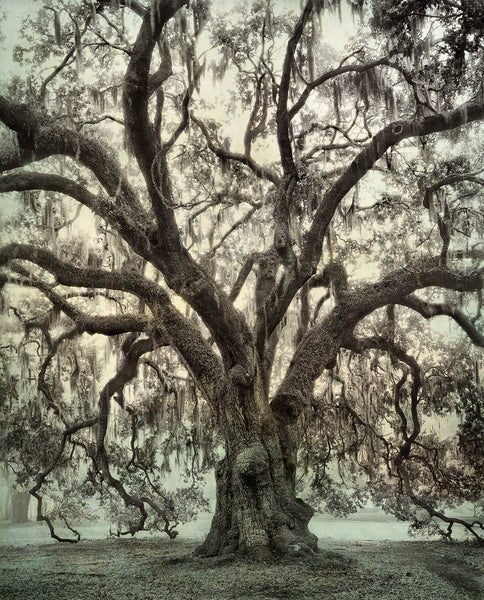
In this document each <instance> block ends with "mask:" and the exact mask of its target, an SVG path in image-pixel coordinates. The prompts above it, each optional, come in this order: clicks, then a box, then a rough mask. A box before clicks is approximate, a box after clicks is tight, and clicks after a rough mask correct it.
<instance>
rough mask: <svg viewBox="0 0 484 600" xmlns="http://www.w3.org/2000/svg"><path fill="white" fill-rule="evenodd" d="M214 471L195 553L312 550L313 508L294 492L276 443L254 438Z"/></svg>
mask: <svg viewBox="0 0 484 600" xmlns="http://www.w3.org/2000/svg"><path fill="white" fill-rule="evenodd" d="M215 475H216V483H217V505H216V509H215V514H214V517H213V520H212V525H211V528H210V532H209V534H208V536H207V539H206V540H205V542H204V543H203V544H202V545H201V546H200V547H199V548H198V549H197V551H196V554H197V555H199V556H221V555H230V554H237V555H242V556H251V557H255V558H269V557H273V556H281V555H287V554H292V555H296V556H297V555H299V556H301V555H308V554H314V553H315V552H316V551H317V538H316V536H315V535H313V534H312V533H310V531H309V529H308V522H309V520H310V519H311V517H312V515H313V512H314V511H313V510H312V509H311V508H310V507H309V506H308V505H307V504H306V503H305V502H303V501H302V500H301V499H299V498H296V496H295V493H294V486H293V484H292V483H291V481H290V479H291V478H290V477H288V476H287V473H286V470H285V468H284V464H283V460H282V455H281V451H280V447H279V444H278V443H273V444H272V446H270V445H269V444H267V443H264V444H263V443H261V442H256V443H253V444H251V445H249V446H247V447H245V448H244V449H243V450H242V451H239V452H238V453H237V454H236V456H235V457H230V456H227V457H226V458H224V459H223V460H222V461H220V463H219V464H218V465H217V468H216V473H215Z"/></svg>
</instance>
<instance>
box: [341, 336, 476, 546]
mask: <svg viewBox="0 0 484 600" xmlns="http://www.w3.org/2000/svg"><path fill="white" fill-rule="evenodd" d="M345 346H346V347H347V348H349V349H350V350H352V351H354V352H357V353H361V352H362V351H364V350H366V349H378V350H383V351H386V352H389V353H390V354H391V355H393V356H394V357H395V358H397V359H398V360H399V361H400V362H402V363H404V364H405V365H406V366H407V367H408V370H409V371H410V372H411V373H412V385H411V391H410V400H411V406H410V409H411V415H412V431H411V432H409V431H408V421H407V418H406V416H405V414H404V412H403V410H402V408H401V406H400V402H399V398H400V391H401V388H402V386H403V384H404V383H405V381H406V378H407V376H405V374H404V377H402V379H400V380H399V381H398V382H397V384H396V386H395V388H396V389H395V401H394V408H395V412H396V414H397V415H398V416H399V418H400V421H401V431H402V437H403V444H401V445H400V447H399V448H398V451H397V453H396V455H394V456H393V457H392V462H393V464H394V465H395V471H396V476H398V477H399V479H400V483H401V485H402V489H403V491H404V492H405V495H406V496H407V497H408V498H409V499H410V500H411V501H412V502H413V504H414V505H415V506H418V507H420V508H423V509H425V510H426V512H427V513H428V514H429V516H430V517H435V518H438V519H440V520H441V521H443V522H445V523H447V524H448V528H447V531H443V530H442V529H441V528H440V527H439V528H438V529H439V533H440V534H441V535H443V536H444V537H446V538H448V539H450V538H451V536H452V529H453V526H454V524H459V525H461V526H462V527H464V528H465V529H466V530H467V531H468V532H469V533H470V534H471V535H473V536H474V537H475V539H476V540H477V541H478V542H479V544H484V536H483V535H481V534H480V533H479V532H478V531H477V529H481V530H482V531H483V532H484V522H483V521H480V520H478V519H474V520H473V521H466V520H465V519H460V518H457V517H449V516H447V515H445V514H444V513H443V512H441V511H439V510H436V509H435V508H434V507H433V506H432V505H431V504H430V503H429V502H426V501H425V500H423V499H422V498H420V497H418V496H417V495H416V494H415V493H414V492H413V489H412V486H411V482H410V476H409V473H408V470H407V468H406V464H407V463H410V462H412V461H413V460H415V459H416V458H418V457H415V456H412V455H411V449H412V447H413V445H414V444H417V445H418V446H419V447H421V448H423V446H422V445H421V444H418V442H417V438H418V436H419V434H420V431H421V423H420V419H419V416H418V411H417V407H418V403H419V400H420V390H421V387H422V377H421V372H420V367H419V365H418V363H417V361H416V360H415V359H414V358H413V357H412V356H410V355H409V354H408V353H406V352H405V351H404V350H403V349H402V348H400V347H399V346H398V345H396V344H395V343H394V342H392V341H391V340H389V339H386V338H384V337H381V336H378V337H373V338H362V339H353V340H351V341H349V342H348V343H347V344H345ZM359 423H360V424H361V425H364V426H366V424H364V423H363V422H362V421H361V420H359ZM427 450H428V449H427ZM424 464H425V465H426V466H427V468H428V469H429V471H430V473H431V475H432V478H433V479H434V481H436V474H435V472H434V470H433V469H432V468H431V466H430V465H429V464H427V462H426V461H424ZM393 476H395V475H393Z"/></svg>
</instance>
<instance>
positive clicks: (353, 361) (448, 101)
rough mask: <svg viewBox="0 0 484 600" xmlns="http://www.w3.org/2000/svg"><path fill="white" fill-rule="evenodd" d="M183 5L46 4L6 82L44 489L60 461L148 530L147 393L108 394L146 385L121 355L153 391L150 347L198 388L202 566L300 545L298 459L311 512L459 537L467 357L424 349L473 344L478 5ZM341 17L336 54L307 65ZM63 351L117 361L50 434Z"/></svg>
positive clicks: (5, 260) (476, 334) (470, 391)
mask: <svg viewBox="0 0 484 600" xmlns="http://www.w3.org/2000/svg"><path fill="white" fill-rule="evenodd" d="M187 4H188V3H187V2H184V1H183V0H153V1H152V2H151V3H149V4H148V3H146V4H145V3H142V2H138V1H137V0H116V1H110V2H108V1H107V0H100V1H96V2H82V1H78V2H61V1H57V0H50V1H49V2H48V3H46V5H45V6H44V7H43V8H42V9H41V10H40V12H39V16H38V18H37V19H36V20H35V21H33V20H31V21H30V26H29V27H25V28H24V35H25V36H26V41H27V46H26V47H23V48H22V47H18V48H17V49H16V51H15V56H16V58H17V60H18V61H20V62H24V63H25V64H27V65H29V66H31V67H32V68H31V69H30V73H31V74H30V75H28V76H27V77H26V78H25V80H24V81H20V79H17V80H15V81H14V82H12V85H10V86H9V87H8V88H7V89H6V90H5V94H4V95H3V96H1V97H0V119H1V120H2V122H3V123H4V126H5V128H4V139H5V143H4V144H3V145H2V151H1V156H0V164H1V166H2V170H3V171H8V173H7V174H5V175H3V176H2V177H1V178H0V191H2V192H5V193H9V192H23V195H18V196H16V198H23V199H24V202H26V203H27V205H28V206H27V209H28V210H27V211H26V213H24V214H28V215H30V217H29V218H30V219H31V220H30V221H28V220H26V219H25V217H24V220H23V221H21V222H20V223H18V225H21V226H22V227H20V229H21V233H18V228H17V229H16V230H15V236H16V238H17V240H16V241H12V242H10V243H8V244H6V245H5V246H3V247H2V249H1V250H0V262H1V264H2V265H4V267H5V271H4V275H3V282H4V284H5V287H6V289H7V290H8V287H9V286H10V285H18V284H20V285H22V286H27V287H29V288H35V289H37V290H39V291H40V292H41V293H42V294H43V295H44V296H45V298H46V299H47V300H48V301H49V303H50V305H49V306H50V307H51V308H50V309H49V310H50V314H58V313H61V314H63V315H65V317H66V318H67V319H65V318H64V322H67V325H66V326H65V327H64V328H62V329H61V331H60V332H59V329H58V330H57V331H56V333H55V335H53V333H52V332H53V329H52V327H53V323H52V319H47V320H46V321H45V325H42V326H40V325H39V326H37V330H38V331H40V332H41V334H42V336H43V339H44V341H45V344H46V347H45V348H44V349H42V352H41V354H42V356H44V357H45V358H44V360H43V361H42V363H41V365H40V367H39V375H38V387H39V390H40V391H41V392H42V394H43V396H44V401H45V402H46V404H45V406H46V407H47V409H48V410H49V411H51V413H52V414H53V415H54V416H55V417H52V418H53V419H54V420H55V421H56V428H57V437H58V442H57V453H56V454H55V455H54V456H53V458H52V460H51V461H50V464H49V466H48V467H47V468H46V469H45V470H44V471H42V473H46V472H47V471H48V472H49V473H50V472H51V471H52V469H54V467H56V466H57V465H58V464H59V463H60V462H61V461H63V460H65V459H67V458H68V455H69V453H74V449H75V451H76V452H77V451H79V452H81V451H83V452H84V455H85V456H86V457H87V458H88V460H89V462H90V464H91V469H92V471H91V472H92V478H93V479H94V480H96V479H97V480H98V481H102V482H103V485H107V486H109V487H111V488H113V489H114V490H115V491H116V492H117V493H118V494H119V495H120V497H121V498H122V499H123V500H124V502H125V504H126V505H127V506H129V507H132V508H133V509H135V510H136V511H138V517H139V518H138V521H137V523H133V522H132V521H130V523H131V525H130V528H129V529H130V531H135V530H136V529H142V528H144V527H145V525H146V523H147V520H148V519H149V518H151V517H150V515H152V514H154V515H155V516H156V515H158V516H162V514H163V510H165V509H166V504H164V503H163V502H161V506H160V499H161V500H163V497H162V496H163V495H162V493H161V491H160V490H159V489H158V488H157V486H156V484H155V485H154V487H155V488H156V489H155V490H154V492H156V493H155V496H156V495H157V496H156V497H154V496H153V495H148V494H146V493H145V491H143V487H142V486H145V488H146V486H148V487H149V486H150V485H151V483H152V479H151V477H152V471H153V469H154V462H153V461H151V462H149V460H148V465H146V464H145V466H144V467H143V465H141V466H139V464H138V462H139V458H140V454H142V453H146V452H147V450H146V445H145V446H143V444H142V443H141V441H140V440H139V438H138V436H137V434H136V422H137V421H136V420H137V419H138V418H139V413H140V411H141V412H143V411H145V413H146V411H147V409H146V406H147V404H146V402H147V403H148V405H150V402H152V400H153V397H154V395H155V394H153V393H148V394H147V397H146V402H145V403H141V405H140V403H138V401H137V400H138V399H137V398H133V397H131V396H130V395H129V394H128V393H127V392H126V393H125V388H126V390H127V389H129V388H128V387H127V386H128V385H129V384H130V382H131V381H133V380H135V378H136V376H137V375H138V376H139V375H141V374H145V375H146V371H144V368H143V372H142V371H141V370H139V368H138V367H139V363H140V361H144V362H145V364H146V365H148V366H149V367H150V368H151V369H152V370H153V371H154V372H155V374H156V375H157V377H158V380H159V381H160V382H162V383H163V382H164V380H165V377H164V375H163V370H162V368H161V367H162V366H163V362H164V361H166V356H169V353H170V352H175V353H176V356H177V357H178V359H179V361H180V363H181V364H182V365H183V367H184V369H185V370H186V373H188V374H189V377H190V380H191V381H192V382H193V384H194V385H195V386H196V389H197V391H196V392H194V391H193V385H192V383H190V382H188V381H187V382H186V387H184V390H190V389H191V390H192V392H191V394H190V397H191V403H187V405H188V406H189V407H190V410H191V411H192V414H193V413H195V406H197V407H198V406H199V401H201V398H202V397H203V401H204V402H205V403H206V405H207V406H208V407H209V409H210V414H211V418H212V419H213V421H214V423H215V424H216V427H217V430H218V431H219V433H220V436H221V439H222V442H223V445H224V451H225V457H224V458H223V460H221V461H220V462H219V463H218V464H217V467H216V481H217V505H216V510H215V515H214V518H213V521H212V527H211V530H210V533H209V535H208V537H207V540H206V541H205V543H204V544H203V545H202V546H201V548H200V552H201V553H203V554H210V555H214V554H219V553H223V552H231V551H237V552H251V553H257V554H265V553H271V552H287V551H292V552H306V551H307V552H311V551H313V550H315V549H316V544H317V540H316V538H315V536H314V535H312V534H311V533H310V532H309V530H308V522H309V520H310V518H311V516H312V514H313V510H312V509H311V508H310V506H309V505H308V504H307V503H306V502H304V501H303V500H301V499H300V498H298V497H297V495H296V479H297V475H296V472H297V462H298V447H300V448H302V453H300V460H301V461H302V467H303V469H304V470H305V471H306V472H307V473H308V474H309V475H312V476H313V489H314V492H315V494H316V497H317V498H321V497H323V498H325V499H326V501H327V502H328V503H329V505H330V506H333V508H335V510H340V512H345V511H347V510H351V509H352V508H353V506H354V505H355V503H356V504H358V503H359V502H361V499H362V498H363V497H364V495H365V493H371V495H372V497H373V498H374V499H375V500H376V501H378V502H379V503H380V504H382V505H384V506H385V507H387V508H388V509H389V510H392V511H393V512H394V513H396V514H397V515H399V516H401V517H402V518H415V519H417V520H418V523H417V524H422V523H423V524H425V521H424V520H423V519H422V518H421V517H420V515H421V513H420V512H415V507H417V508H418V510H419V511H422V510H423V511H424V512H425V513H426V514H428V515H430V516H434V517H438V518H439V519H440V521H444V522H447V523H448V524H449V529H448V531H447V532H446V534H447V535H450V534H451V532H452V526H453V524H454V523H455V522H459V521H460V522H461V524H462V525H464V527H466V528H467V529H468V530H469V531H470V532H471V534H473V535H474V536H475V537H476V538H478V539H480V540H482V531H481V532H480V530H482V523H480V522H478V521H476V522H467V521H463V520H458V519H454V518H450V517H447V516H446V515H445V514H444V513H443V512H442V506H445V505H447V506H449V505H452V504H455V503H458V502H461V501H462V500H471V501H476V500H477V499H478V497H479V494H480V491H479V490H480V489H482V486H480V485H479V482H481V481H482V461H481V460H479V457H478V450H477V448H478V442H479V439H480V437H482V417H481V415H482V412H481V410H482V406H481V404H482V389H481V388H480V387H479V386H480V379H479V368H480V367H479V357H478V355H477V354H475V352H474V350H471V349H470V346H469V344H467V345H465V344H464V345H463V350H461V352H460V354H458V355H456V354H455V351H454V350H452V349H449V348H448V347H446V346H445V345H444V344H442V343H440V344H439V343H437V342H432V341H429V339H430V340H431V338H432V330H427V332H426V333H425V339H422V337H421V334H422V332H423V331H425V330H424V326H423V322H424V320H425V319H431V318H433V317H436V316H442V315H443V316H445V317H448V318H450V319H451V320H453V322H454V323H456V324H457V325H458V326H459V327H460V329H462V331H463V332H464V333H465V334H466V336H467V338H468V340H469V341H470V342H471V343H473V344H474V345H475V346H482V345H483V336H482V333H481V330H480V327H481V320H480V309H481V299H480V290H481V287H482V276H481V272H480V270H479V267H478V260H479V258H480V256H481V252H480V250H481V248H480V245H479V233H480V232H481V231H482V214H481V212H480V207H479V205H480V200H481V198H482V193H481V190H482V183H483V179H482V178H481V176H480V169H481V166H480V164H481V162H482V161H481V158H482V146H481V144H480V142H479V131H480V121H481V120H482V119H483V118H484V98H483V87H482V65H483V62H482V59H483V57H482V35H481V34H482V30H483V27H484V23H483V15H482V11H481V10H480V9H479V8H478V7H477V5H476V4H475V3H469V2H463V1H462V2H460V1H459V2H432V1H430V0H422V1H419V2H412V3H408V2H406V1H403V0H402V1H401V2H400V1H399V2H390V3H389V2H386V1H384V0H382V1H379V2H373V3H369V4H368V3H365V2H362V1H356V2H355V1H352V2H349V3H348V4H345V3H340V2H337V1H334V2H319V1H316V0H309V1H308V2H307V3H305V5H304V6H303V7H302V9H301V11H300V14H299V16H295V15H294V14H292V13H286V12H283V11H280V6H279V5H273V4H271V3H270V2H268V3H266V2H254V3H253V4H250V5H249V6H247V7H243V8H242V9H240V10H241V12H240V13H238V14H239V15H240V16H236V17H233V18H229V17H227V16H225V17H224V16H221V17H219V18H217V17H216V15H215V14H214V15H212V16H210V13H209V10H208V6H207V5H206V4H205V3H204V2H202V1H197V2H192V3H190V6H189V7H188V5H187ZM289 8H293V9H296V8H297V7H296V6H293V5H292V4H291V3H290V4H289ZM350 9H351V12H352V13H353V16H354V26H353V32H354V33H355V34H356V35H355V36H354V38H352V39H348V41H347V45H346V48H344V49H343V48H342V44H341V43H340V44H339V45H338V44H337V47H336V48H334V47H333V48H331V47H330V44H329V43H330V42H331V35H330V34H329V32H330V28H332V27H335V26H336V24H337V22H338V16H337V15H338V12H339V13H340V19H341V20H342V22H343V23H348V22H349V21H348V19H349V18H350V12H349V11H350ZM343 11H344V12H343ZM204 26H205V28H204ZM357 30H358V31H357ZM361 39H365V40H367V43H366V44H365V47H361ZM53 59H55V63H56V66H55V67H53V66H52V60H53ZM45 66H47V70H45ZM210 72H211V81H210V76H209V75H210ZM220 81H222V83H223V85H220V83H218V82H220ZM217 86H218V87H217ZM214 87H215V90H216V92H215V93H213V88H214ZM222 89H225V90H226V91H228V94H227V95H225V96H223V94H222ZM26 99H27V102H26V101H25V100H26ZM116 139H117V140H118V142H117V143H116V142H115V140H116ZM7 142H8V143H7ZM110 142H114V143H110ZM123 144H124V145H123ZM79 206H81V208H78V207H79ZM245 207H246V208H245ZM86 209H87V210H86ZM81 213H82V215H83V217H84V216H85V218H86V219H87V214H88V213H89V215H90V217H89V218H90V221H88V222H89V224H90V227H89V228H88V229H87V230H86V232H83V231H82V230H81V229H80V226H79V229H77V228H78V224H79V223H80V220H79V219H78V217H79V215H80V214H81ZM32 220H33V221H34V222H32ZM76 230H77V231H76ZM249 232H250V238H249ZM19 235H22V236H24V238H25V239H22V238H20V239H21V241H20V242H19V241H18V236H19ZM248 240H250V242H249V243H250V246H251V247H250V248H248V247H247V246H248V245H249V244H248V243H247V242H248ZM234 266H237V268H236V269H234ZM321 288H323V289H325V290H326V293H324V294H323V295H321V292H320V290H321ZM101 291H102V294H103V298H104V299H103V300H102V301H101V302H100V301H99V300H98V301H96V298H98V294H99V293H100V292H101ZM85 334H91V335H92V334H100V335H103V336H109V337H111V338H115V339H118V340H119V341H118V342H117V344H116V347H117V354H118V355H119V356H120V357H121V360H119V365H118V368H117V369H116V372H115V373H114V374H113V375H112V376H108V375H107V373H104V377H103V374H102V373H97V372H96V370H95V369H94V367H93V366H92V367H91V368H92V372H93V375H94V376H93V384H92V386H91V388H90V389H89V390H88V392H87V396H88V398H89V399H90V403H89V402H88V403H87V404H88V405H85V406H82V403H80V402H77V403H76V402H75V404H76V408H75V410H74V411H71V413H70V414H69V416H68V418H66V417H65V416H64V415H63V411H62V410H61V409H60V407H59V398H60V397H61V393H62V390H60V391H59V390H56V389H55V386H56V385H58V378H57V379H56V378H55V377H54V374H53V373H52V364H53V362H52V360H53V357H54V356H57V354H58V353H63V352H65V351H67V352H68V351H69V345H68V343H67V342H68V341H69V340H70V339H72V338H74V337H78V336H81V335H85ZM453 336H454V337H455V336H457V334H456V333H454V334H453ZM453 352H454V355H453V360H452V353H453ZM456 356H458V357H459V363H460V365H461V366H460V367H459V366H458V364H459V363H456ZM106 369H107V364H106ZM73 370H74V371H75V365H74V369H73ZM138 371H139V373H138ZM175 375H177V371H172V373H171V376H172V377H173V376H175ZM49 378H50V380H49ZM98 379H103V380H104V384H103V385H101V386H100V389H99V390H96V385H95V383H94V382H97V380H98ZM138 379H139V377H138ZM163 385H164V384H163ZM138 389H139V388H138ZM163 391H166V390H163V389H162V390H161V393H160V396H159V397H160V402H159V404H160V405H161V404H162V400H161V398H162V397H163V395H164V394H163ZM139 395H140V396H142V393H139ZM94 397H96V404H95V405H94V404H93V402H92V400H93V398H94ZM73 398H74V399H76V398H77V399H78V398H79V395H78V394H75V395H74V396H73ZM113 399H114V400H116V401H117V404H118V405H119V407H120V408H121V409H122V410H124V411H125V412H126V414H127V415H128V416H131V417H132V423H133V424H134V425H133V427H134V429H133V430H132V431H133V435H132V438H131V444H130V449H131V455H132V458H131V459H130V460H128V467H129V468H131V469H132V471H133V470H134V471H136V473H137V474H138V475H139V477H140V481H135V480H133V479H132V478H131V479H130V480H128V479H125V478H124V476H123V475H121V468H120V467H121V465H122V464H123V463H124V462H125V461H124V460H117V456H118V455H119V452H122V451H123V450H122V448H124V446H122V445H121V449H119V451H117V449H116V443H115V436H114V432H110V431H109V427H110V419H111V422H112V417H111V415H112V406H111V404H112V400H113ZM151 406H153V405H152V404H151ZM143 407H144V408H143ZM181 408H183V407H181ZM457 409H458V410H460V411H461V412H462V413H463V414H464V419H463V423H462V426H461V428H460V430H459V436H458V437H456V438H455V439H454V442H452V443H447V442H446V443H445V444H443V443H442V442H441V441H440V440H439V439H438V436H437V435H436V434H434V433H432V432H429V431H428V427H427V421H426V419H428V418H429V417H432V416H439V415H444V414H445V413H446V412H448V413H452V412H453V411H455V410H457ZM153 410H155V412H157V411H161V408H160V406H158V407H153ZM197 410H198V409H197ZM148 412H149V411H148ZM196 419H197V417H194V420H195V422H197V421H196ZM164 426H165V429H168V430H169V429H170V423H169V422H164ZM171 426H172V427H173V426H174V423H173V422H172V423H171ZM88 431H93V432H94V434H93V436H92V439H91V440H90V442H89V443H86V441H84V438H83V436H84V435H88V434H87V433H86V432H88ZM198 431H199V432H200V428H199V429H198ZM196 432H197V429H196V428H194V429H193V432H192V433H191V434H190V438H189V439H190V443H188V438H187V441H186V444H185V446H186V447H188V446H192V444H193V442H194V441H196V440H195V438H196V437H197V434H196ZM193 433H195V435H193ZM197 444H198V442H197ZM197 444H196V445H197ZM148 448H149V444H148ZM145 457H146V454H145ZM330 461H332V464H333V465H336V468H338V469H339V474H338V475H339V477H340V479H341V480H342V481H346V480H348V479H349V480H350V481H352V483H353V486H354V489H355V490H356V491H355V494H354V495H353V498H350V499H348V498H346V499H345V498H344V497H343V495H341V493H340V491H341V490H340V489H338V488H340V487H341V485H340V484H338V482H337V481H336V480H335V478H334V476H332V475H331V474H330V473H329V472H328V471H327V470H326V466H327V465H329V464H330ZM343 465H347V466H343ZM148 467H149V469H151V471H148ZM46 476H47V475H45V476H44V477H43V479H42V476H41V479H38V480H37V483H36V485H35V486H34V488H33V492H34V494H38V492H39V489H40V487H41V485H42V484H43V482H44V479H45V478H46ZM363 484H365V489H366V490H367V492H361V493H360V492H358V488H359V487H361V485H363ZM140 486H141V487H140ZM151 488H152V491H153V486H151ZM31 493H32V492H31ZM345 502H346V506H345V505H344V504H345ZM348 503H349V504H348ZM352 503H353V504H352ZM163 507H165V508H163ZM412 507H413V508H412ZM160 511H161V512H160ZM416 522H417V521H416ZM168 530H169V528H168Z"/></svg>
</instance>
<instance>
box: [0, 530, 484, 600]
mask: <svg viewBox="0 0 484 600" xmlns="http://www.w3.org/2000/svg"><path fill="white" fill-rule="evenodd" d="M195 545H196V543H195V542H187V541H182V540H174V541H172V542H170V541H169V540H165V539H163V538H161V539H160V538H154V539H142V540H137V539H105V540H92V541H83V542H81V543H79V544H74V545H70V544H56V545H52V544H49V545H27V546H23V547H19V546H15V547H14V546H2V547H0V598H2V599H5V600H27V599H39V600H54V599H55V600H64V599H66V600H67V599H69V600H84V599H85V600H100V599H106V600H111V599H112V600H127V599H140V600H161V599H165V598H166V599H168V598H169V599H170V600H191V599H193V600H195V599H196V600H230V599H237V600H249V599H250V600H254V599H265V600H270V599H274V600H275V599H288V600H289V599H291V600H292V599H308V600H309V599H318V600H324V599H328V600H329V599H331V600H339V599H368V600H387V599H388V600H390V599H391V600H419V599H425V600H432V599H436V600H464V599H466V600H467V599H472V600H478V599H482V598H484V560H483V559H484V549H482V548H477V547H476V546H474V545H470V544H446V543H443V542H378V543H358V542H332V543H330V544H328V543H325V542H324V540H323V541H321V542H320V546H321V552H320V555H319V558H318V560H317V561H316V562H311V561H308V560H305V559H293V560H292V561H290V562H289V561H285V560H280V561H276V562H272V563H265V562H255V561H248V560H246V561H241V560H237V561H234V560H232V559H225V560H216V559H198V558H193V557H192V555H191V554H192V552H193V550H194V548H195Z"/></svg>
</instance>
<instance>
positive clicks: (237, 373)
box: [229, 364, 254, 388]
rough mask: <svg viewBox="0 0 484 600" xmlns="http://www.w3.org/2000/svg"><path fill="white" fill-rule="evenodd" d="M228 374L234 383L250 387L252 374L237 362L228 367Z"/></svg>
mask: <svg viewBox="0 0 484 600" xmlns="http://www.w3.org/2000/svg"><path fill="white" fill-rule="evenodd" d="M229 376H230V378H231V379H232V381H233V382H234V383H235V384H236V385H240V386H242V387H245V388H247V387H250V385H251V384H252V382H253V380H254V377H253V375H252V374H251V373H249V371H248V370H247V369H245V368H244V367H243V366H242V365H239V364H237V365H234V366H233V367H232V368H231V369H230V372H229Z"/></svg>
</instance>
